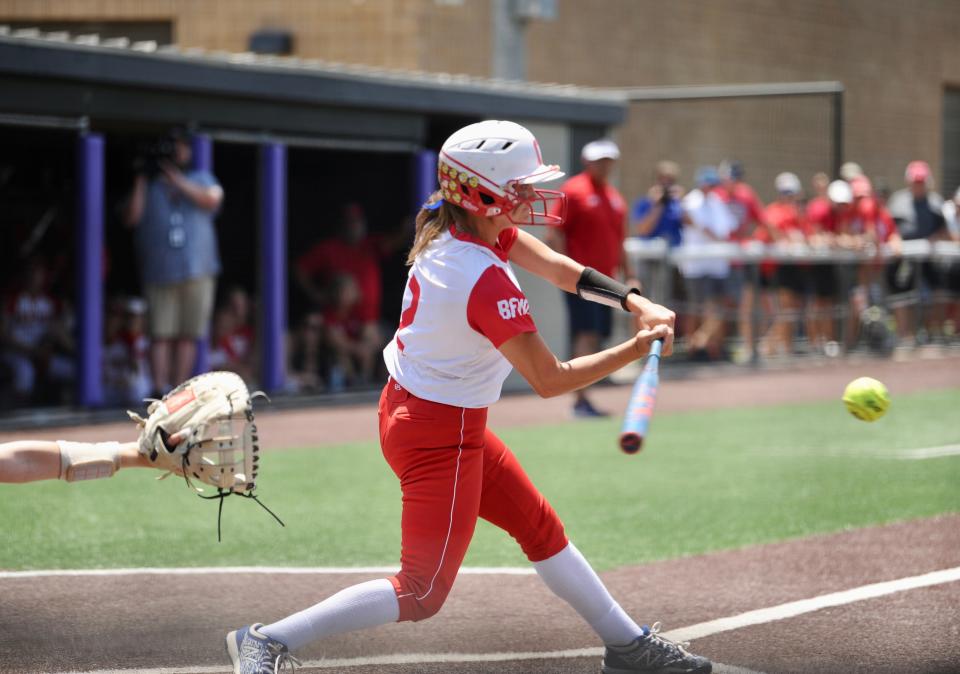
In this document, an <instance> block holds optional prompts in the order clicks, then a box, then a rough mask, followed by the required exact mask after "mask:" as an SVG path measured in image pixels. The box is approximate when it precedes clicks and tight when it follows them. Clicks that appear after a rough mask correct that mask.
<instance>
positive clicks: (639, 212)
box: [633, 161, 683, 248]
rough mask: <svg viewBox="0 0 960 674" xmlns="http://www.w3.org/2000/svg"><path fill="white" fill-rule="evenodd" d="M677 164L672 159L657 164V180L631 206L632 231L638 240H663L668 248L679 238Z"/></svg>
mask: <svg viewBox="0 0 960 674" xmlns="http://www.w3.org/2000/svg"><path fill="white" fill-rule="evenodd" d="M679 174H680V167H679V166H677V163H676V162H672V161H661V162H659V163H658V164H657V181H656V182H655V183H654V184H653V186H651V187H650V189H649V190H648V191H647V194H646V196H644V197H642V198H640V199H638V200H637V201H636V203H634V205H633V219H634V222H636V225H635V229H634V231H635V232H636V235H637V236H639V237H640V238H641V239H663V240H665V241H666V242H667V245H669V246H670V247H671V248H674V247H676V246H679V245H680V243H681V240H682V238H683V208H682V207H681V205H680V199H681V198H682V197H683V188H681V187H680V185H678V184H677V178H678V176H679Z"/></svg>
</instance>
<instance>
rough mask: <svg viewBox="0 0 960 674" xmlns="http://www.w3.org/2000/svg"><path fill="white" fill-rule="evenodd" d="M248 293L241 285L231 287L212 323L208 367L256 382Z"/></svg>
mask: <svg viewBox="0 0 960 674" xmlns="http://www.w3.org/2000/svg"><path fill="white" fill-rule="evenodd" d="M250 314H251V311H250V296H249V295H248V294H247V291H246V290H244V288H243V287H241V286H233V287H231V288H230V289H229V291H228V292H227V295H226V301H225V302H224V304H223V306H222V307H220V309H219V310H217V313H216V316H215V317H214V322H213V349H212V351H211V353H210V366H211V367H212V368H215V369H219V370H230V371H231V372H236V373H237V374H238V375H240V377H242V378H243V380H244V381H246V382H248V383H252V382H255V381H256V374H257V371H256V370H257V368H256V349H255V348H254V341H255V333H254V329H253V324H252V322H251V320H250Z"/></svg>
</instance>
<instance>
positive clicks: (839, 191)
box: [806, 180, 853, 355]
mask: <svg viewBox="0 0 960 674" xmlns="http://www.w3.org/2000/svg"><path fill="white" fill-rule="evenodd" d="M851 203H853V191H852V190H851V189H850V185H849V183H847V182H846V181H845V180H834V181H833V182H831V183H829V184H828V185H827V190H826V194H825V195H823V196H818V197H815V198H813V199H811V200H810V202H809V203H808V204H807V209H806V214H807V222H808V223H809V226H810V234H809V243H810V246H811V247H813V248H814V249H821V250H822V249H831V248H836V247H837V240H838V234H839V232H841V231H843V229H844V228H846V221H847V220H848V219H849V218H850V204H851ZM810 282H811V285H812V290H813V310H812V311H811V312H810V314H811V315H810V318H809V320H808V322H807V325H808V329H809V331H810V334H809V336H808V337H809V339H810V343H811V346H812V348H813V349H814V350H816V351H821V352H823V353H825V354H827V355H838V354H839V345H838V344H837V343H836V340H835V339H834V325H833V308H834V303H835V302H836V300H837V294H838V290H837V277H836V271H835V269H834V267H833V265H832V264H816V265H814V267H813V270H812V271H811V277H810Z"/></svg>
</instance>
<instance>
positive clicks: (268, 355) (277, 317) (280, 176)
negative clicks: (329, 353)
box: [260, 143, 287, 393]
mask: <svg viewBox="0 0 960 674" xmlns="http://www.w3.org/2000/svg"><path fill="white" fill-rule="evenodd" d="M260 207H261V211H260V255H261V257H260V344H261V347H260V348H261V352H260V355H261V362H262V363H263V365H262V368H261V372H260V379H261V383H262V386H263V390H264V391H266V392H268V393H270V392H274V391H282V390H283V389H284V385H285V381H284V379H285V373H286V354H285V348H284V336H285V334H286V331H287V147H286V145H283V144H282V143H264V144H263V145H262V146H261V147H260Z"/></svg>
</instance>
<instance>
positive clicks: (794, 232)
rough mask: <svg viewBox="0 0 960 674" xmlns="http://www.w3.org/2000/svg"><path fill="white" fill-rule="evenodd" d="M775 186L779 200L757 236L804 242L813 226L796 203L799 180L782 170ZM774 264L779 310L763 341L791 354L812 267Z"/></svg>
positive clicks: (784, 242) (781, 241)
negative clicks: (807, 279) (808, 275)
mask: <svg viewBox="0 0 960 674" xmlns="http://www.w3.org/2000/svg"><path fill="white" fill-rule="evenodd" d="M775 186H776V189H777V200H776V201H774V202H773V203H772V204H770V205H769V206H767V208H766V209H765V210H764V220H765V221H766V222H767V223H769V228H767V229H764V230H758V233H759V234H760V235H759V236H758V237H757V238H759V239H760V240H761V241H765V242H766V243H771V244H774V245H780V246H789V245H791V244H805V243H806V242H807V239H808V237H809V234H810V226H809V224H808V223H807V219H806V216H805V214H804V213H803V211H802V209H801V208H800V206H799V204H798V203H797V199H798V198H799V196H800V190H801V185H800V179H799V178H798V177H797V176H796V175H795V174H793V173H781V174H780V175H778V176H777V177H776V180H775ZM772 267H773V275H774V277H775V278H776V285H777V302H778V304H779V310H778V311H777V314H776V320H775V322H774V324H773V326H772V327H771V329H770V332H769V333H768V334H767V337H765V338H764V340H763V341H764V345H765V347H766V350H767V351H768V352H773V351H780V352H782V353H783V354H784V355H790V354H791V353H793V337H794V332H795V331H796V327H795V320H796V318H797V317H798V316H800V315H801V312H802V310H803V300H804V296H805V295H806V286H807V283H806V275H807V274H808V273H809V267H807V266H806V265H804V266H800V265H796V264H780V265H776V264H773V265H772ZM808 330H809V327H808Z"/></svg>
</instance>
